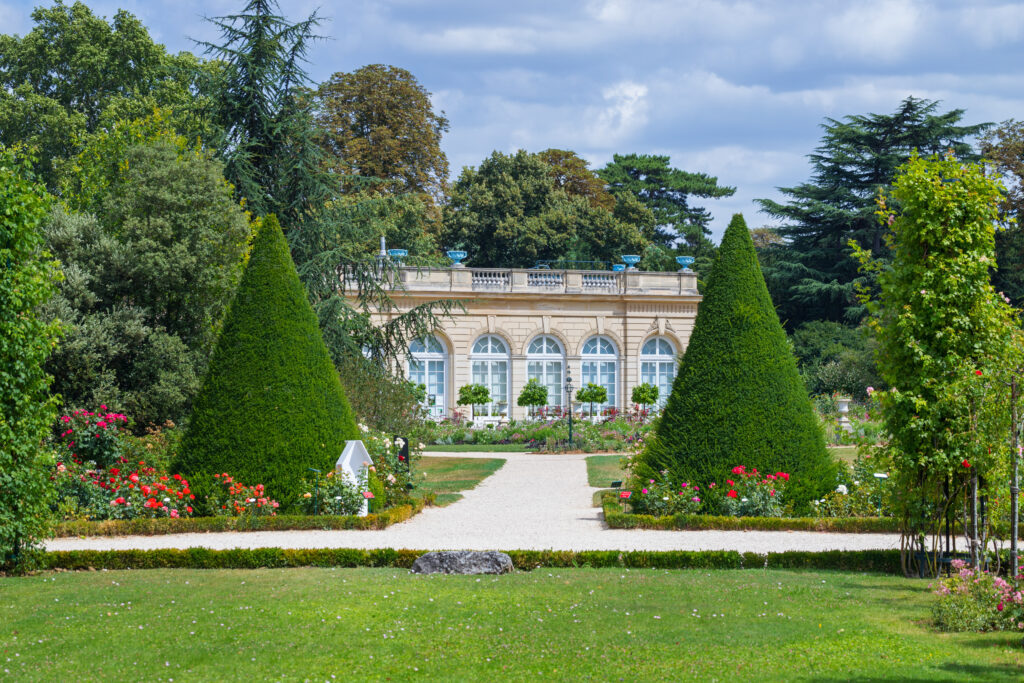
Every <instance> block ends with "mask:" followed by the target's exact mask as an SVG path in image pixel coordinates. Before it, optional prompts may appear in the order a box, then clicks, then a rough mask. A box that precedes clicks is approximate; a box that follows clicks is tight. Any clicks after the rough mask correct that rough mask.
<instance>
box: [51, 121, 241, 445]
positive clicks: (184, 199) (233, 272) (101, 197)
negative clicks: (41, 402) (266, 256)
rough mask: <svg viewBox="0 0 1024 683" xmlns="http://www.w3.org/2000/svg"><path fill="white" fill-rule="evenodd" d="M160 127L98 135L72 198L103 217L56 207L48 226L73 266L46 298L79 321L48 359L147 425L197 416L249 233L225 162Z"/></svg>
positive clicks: (64, 379)
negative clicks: (192, 411)
mask: <svg viewBox="0 0 1024 683" xmlns="http://www.w3.org/2000/svg"><path fill="white" fill-rule="evenodd" d="M151 123H153V122H149V123H147V122H128V123H125V124H123V126H117V127H115V128H114V129H113V130H111V131H108V132H104V133H103V134H98V135H97V136H95V137H94V138H93V139H92V143H91V144H90V145H89V146H87V147H86V149H85V150H84V151H83V152H82V154H81V155H79V157H78V162H77V166H78V168H80V169H81V171H82V177H83V178H88V179H90V181H89V182H88V183H83V184H82V185H80V186H79V189H80V193H77V194H69V201H71V202H72V203H73V204H74V203H77V201H79V200H81V203H82V205H83V208H86V209H90V210H96V211H97V212H98V213H97V215H98V216H100V217H101V218H94V217H93V216H92V215H86V214H81V215H75V214H69V213H67V212H66V211H65V210H63V209H56V210H55V211H54V212H53V214H52V216H51V218H50V221H49V222H48V224H47V226H46V238H47V246H48V247H49V249H51V250H52V251H53V253H54V254H56V255H57V256H58V257H59V258H60V259H61V261H62V263H63V264H64V270H65V273H66V279H65V281H64V283H63V285H62V286H61V290H60V294H59V295H58V296H57V297H55V298H54V299H53V300H52V301H51V302H50V303H49V304H47V306H46V311H47V313H48V315H49V316H50V317H51V318H54V319H60V320H62V321H64V322H66V323H67V325H68V334H67V338H66V340H65V342H64V344H63V345H62V346H61V347H60V348H59V349H58V350H57V351H56V353H54V354H53V355H52V356H51V357H50V359H49V361H48V365H47V368H48V369H49V370H50V372H51V373H52V374H53V375H54V378H55V383H54V388H55V390H56V391H58V392H59V393H61V394H62V395H63V397H64V400H65V403H67V404H68V405H69V406H71V407H88V408H90V409H92V408H94V407H95V406H97V405H99V404H101V403H105V404H107V405H109V406H111V407H116V408H118V409H120V410H121V411H123V412H125V413H127V414H129V415H131V416H132V418H133V420H134V421H135V426H136V428H137V429H143V428H145V427H146V426H147V425H148V424H150V423H152V424H163V423H164V422H165V421H167V420H171V421H173V422H181V421H183V420H184V419H185V417H186V416H187V415H188V410H189V407H190V405H191V401H192V398H193V397H194V395H195V392H196V391H197V390H198V388H199V382H200V378H201V377H202V373H203V372H204V370H205V367H206V363H207V361H208V359H209V356H210V353H211V351H212V349H213V343H214V340H215V337H216V333H217V329H218V325H219V324H220V321H221V319H222V317H223V315H224V311H225V309H226V307H227V304H228V302H229V301H230V298H231V296H232V294H233V293H234V290H235V287H236V285H237V283H238V280H239V277H240V275H241V266H242V261H243V258H244V255H245V252H246V249H247V245H248V238H249V234H250V233H249V224H248V220H247V217H246V215H245V212H244V211H242V209H241V207H240V206H239V205H238V204H237V203H236V202H235V201H234V200H233V199H232V196H231V188H230V187H229V186H228V185H227V183H226V182H225V181H224V177H223V174H222V166H221V164H220V163H219V162H218V161H216V160H214V159H213V158H212V156H211V155H210V153H208V152H203V151H195V150H192V149H190V148H189V147H188V146H187V145H186V144H185V142H184V141H183V140H182V139H181V138H180V137H177V136H175V135H173V134H172V133H169V132H167V131H166V130H165V129H164V130H163V132H156V131H155V130H154V129H152V128H151V127H150V124H151ZM158 124H159V118H157V119H156V123H153V125H156V126H157V128H159V125H158ZM150 137H152V138H154V140H153V141H151V142H143V143H140V144H133V143H134V141H135V140H144V139H147V138H150ZM93 181H95V182H93Z"/></svg>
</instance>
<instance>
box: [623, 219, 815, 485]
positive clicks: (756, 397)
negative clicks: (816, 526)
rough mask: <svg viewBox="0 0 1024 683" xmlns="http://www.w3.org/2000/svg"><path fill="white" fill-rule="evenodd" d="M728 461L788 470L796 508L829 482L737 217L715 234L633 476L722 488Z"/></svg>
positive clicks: (789, 356)
mask: <svg viewBox="0 0 1024 683" xmlns="http://www.w3.org/2000/svg"><path fill="white" fill-rule="evenodd" d="M737 465H746V466H747V468H748V469H749V468H751V467H756V468H757V469H758V470H759V471H761V472H765V473H773V472H776V471H779V470H781V471H784V472H788V473H789V474H791V475H792V477H791V479H790V482H789V484H788V488H787V491H788V493H787V496H788V497H789V499H790V500H793V501H794V502H796V503H797V504H798V505H801V504H806V503H807V502H809V501H810V500H811V499H812V498H813V497H816V496H818V495H820V494H822V493H824V492H825V491H827V490H829V489H830V488H832V486H833V485H834V481H835V467H834V465H833V464H832V461H831V459H830V457H829V455H828V451H827V450H826V448H825V439H824V436H823V435H822V433H821V429H820V427H819V426H818V422H817V419H816V418H815V415H814V411H813V409H812V407H811V403H810V400H809V399H808V397H807V390H806V389H805V387H804V385H803V382H801V380H800V376H799V374H798V372H797V367H796V359H795V358H794V357H793V353H792V351H791V350H790V348H789V345H788V343H787V341H786V333H785V332H784V331H783V329H782V325H781V324H780V323H779V318H778V316H777V315H776V313H775V308H774V306H773V305H772V301H771V298H770V297H769V295H768V288H767V287H766V286H765V282H764V277H763V276H762V274H761V268H760V266H759V264H758V261H757V255H756V254H755V252H754V244H753V242H752V241H751V238H750V232H749V231H748V230H747V224H746V221H744V220H743V216H742V215H740V214H736V215H735V216H734V217H733V219H732V222H730V223H729V227H728V228H727V229H726V231H725V235H724V236H723V237H722V245H721V247H720V248H719V251H718V258H717V260H716V261H715V266H714V269H713V270H712V271H711V275H710V277H709V278H708V282H707V287H706V291H705V293H704V300H703V302H702V303H701V305H700V309H699V311H698V313H697V321H696V324H695V327H694V330H693V334H692V336H691V338H690V343H689V346H688V347H687V349H686V354H685V355H684V356H683V359H682V361H681V362H680V365H679V371H678V373H677V375H676V379H675V382H674V384H673V386H672V394H671V395H670V396H669V398H668V402H667V403H666V405H665V410H664V413H663V414H662V417H661V421H660V423H659V424H658V428H657V431H656V436H655V438H654V439H653V440H652V442H651V443H650V444H649V445H648V447H647V449H646V450H645V451H644V453H643V454H642V456H641V460H640V468H639V473H640V474H641V475H643V476H654V475H655V474H656V473H658V472H660V471H662V470H668V471H669V472H670V473H671V475H672V477H673V479H678V480H681V481H690V482H694V483H709V482H712V481H714V482H717V483H718V485H719V486H721V485H723V483H724V480H725V479H727V478H730V477H731V470H732V468H733V467H735V466H737Z"/></svg>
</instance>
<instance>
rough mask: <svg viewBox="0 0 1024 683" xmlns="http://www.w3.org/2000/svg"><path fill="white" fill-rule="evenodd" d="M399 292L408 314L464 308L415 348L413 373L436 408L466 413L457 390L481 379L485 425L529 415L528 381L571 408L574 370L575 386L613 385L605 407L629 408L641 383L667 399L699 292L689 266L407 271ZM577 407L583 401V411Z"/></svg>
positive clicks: (438, 412)
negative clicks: (522, 402)
mask: <svg viewBox="0 0 1024 683" xmlns="http://www.w3.org/2000/svg"><path fill="white" fill-rule="evenodd" d="M399 279H400V281H401V286H400V287H396V288H395V290H394V292H393V296H394V299H395V301H396V303H397V304H398V306H399V307H400V308H401V309H402V310H406V309H408V308H411V307H413V306H417V305H419V304H422V303H425V302H428V301H433V300H437V299H453V300H456V301H459V302H461V303H462V304H463V306H464V307H465V313H461V312H457V313H455V314H454V315H453V317H452V318H450V319H448V320H446V321H445V322H444V324H443V326H442V328H441V329H439V330H437V331H436V332H435V334H434V335H433V336H431V337H429V338H427V339H424V340H420V341H417V342H415V343H414V344H413V345H412V348H410V353H409V358H408V361H407V364H406V372H407V377H408V378H409V379H410V380H412V381H413V382H416V383H417V384H420V383H422V384H424V385H425V386H426V389H427V394H428V399H427V402H428V405H429V406H430V408H429V410H430V413H431V414H432V415H433V416H435V417H437V418H440V417H444V416H448V415H451V414H453V413H454V412H455V411H456V410H458V411H460V412H461V413H462V414H463V415H465V416H468V414H469V411H470V408H469V407H468V406H465V407H460V406H458V405H457V403H456V401H457V399H458V391H459V388H460V387H462V386H464V385H466V384H470V383H480V384H484V385H486V386H487V387H488V388H489V389H490V394H491V397H492V399H493V402H492V403H491V404H489V405H485V406H480V407H478V408H477V414H476V416H475V417H474V419H475V420H476V421H478V422H479V421H495V422H499V421H504V420H507V419H509V418H515V419H520V418H524V417H526V415H527V409H526V408H522V407H520V406H518V405H516V399H517V398H518V396H519V393H520V391H521V390H522V388H523V386H524V385H525V384H526V382H527V381H528V380H529V379H530V378H534V377H536V378H537V379H539V380H540V382H541V383H542V384H544V385H546V386H547V387H548V403H549V406H550V407H556V406H557V407H562V408H565V407H566V406H567V396H566V392H565V380H566V374H567V371H568V373H569V374H571V376H572V381H573V385H574V386H575V387H576V388H579V387H582V386H584V385H586V384H587V383H588V382H592V383H594V384H600V385H602V386H604V387H605V388H606V389H607V392H608V401H607V403H605V404H604V405H603V406H602V408H609V407H614V408H617V409H622V408H624V407H626V408H628V407H631V405H632V404H631V402H630V397H631V394H632V390H633V387H634V386H636V385H638V384H641V383H643V382H647V383H650V384H653V385H655V386H657V387H659V390H660V398H659V401H660V402H662V403H663V402H664V400H665V399H666V398H667V397H668V394H669V392H670V391H671V386H672V380H673V378H674V374H675V368H676V360H677V358H678V355H679V354H680V353H681V352H682V351H683V350H684V349H685V348H686V344H687V342H688V340H689V338H690V332H691V331H692V329H693V323H694V319H695V318H696V315H697V305H698V304H699V302H700V299H701V297H700V295H699V294H698V293H697V277H696V274H695V273H693V272H692V271H689V270H681V271H679V272H675V273H655V272H644V271H639V270H634V269H630V270H625V271H618V272H612V271H588V270H546V269H529V270H525V269H514V268H513V269H490V268H488V269H480V268H466V267H462V266H461V265H457V266H454V267H451V268H414V267H402V268H400V269H399ZM574 407H575V408H576V409H577V410H579V408H580V406H579V405H578V404H574Z"/></svg>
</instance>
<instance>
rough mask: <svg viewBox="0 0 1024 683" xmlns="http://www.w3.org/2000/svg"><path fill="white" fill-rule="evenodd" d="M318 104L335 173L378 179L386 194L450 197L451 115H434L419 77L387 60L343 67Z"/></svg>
mask: <svg viewBox="0 0 1024 683" xmlns="http://www.w3.org/2000/svg"><path fill="white" fill-rule="evenodd" d="M314 103H315V112H316V116H315V121H316V124H317V126H318V127H319V131H318V134H319V138H318V139H319V140H320V144H321V146H322V147H323V149H324V153H325V163H326V165H327V167H328V168H329V169H330V170H331V172H332V173H334V174H335V176H338V177H341V178H344V176H349V175H357V176H363V177H367V178H376V179H380V180H381V181H383V182H382V183H381V184H379V185H376V186H375V189H378V190H379V191H383V192H389V193H392V194H402V193H412V194H419V195H425V196H427V197H428V198H429V199H430V202H431V203H436V204H440V203H442V202H443V200H444V198H445V196H446V194H447V190H448V158H447V157H446V156H445V154H444V152H443V151H441V136H442V135H443V134H444V133H446V132H447V131H448V119H446V118H445V117H444V112H440V113H435V112H434V109H433V106H432V105H431V103H430V93H429V92H427V90H426V89H425V88H424V87H423V86H422V85H420V83H419V81H417V80H416V77H415V76H413V75H412V74H411V73H409V72H408V71H406V70H405V69H400V68H398V67H395V66H388V65H385V64H370V65H368V66H364V67H362V68H359V69H356V70H355V71H353V72H351V73H343V72H338V73H336V74H334V75H333V76H331V77H330V78H329V79H328V80H327V81H325V82H324V83H322V84H320V87H319V88H318V89H317V91H316V96H315V98H314ZM342 182H344V180H342Z"/></svg>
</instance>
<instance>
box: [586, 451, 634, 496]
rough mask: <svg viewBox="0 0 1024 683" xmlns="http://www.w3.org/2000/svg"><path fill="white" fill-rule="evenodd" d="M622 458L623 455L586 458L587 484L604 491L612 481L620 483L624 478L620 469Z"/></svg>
mask: <svg viewBox="0 0 1024 683" xmlns="http://www.w3.org/2000/svg"><path fill="white" fill-rule="evenodd" d="M624 458H625V456H623V455H592V456H590V457H589V458H587V483H588V484H590V485H591V486H597V487H600V488H605V489H606V488H608V487H609V486H611V485H612V482H613V481H622V479H623V478H624V477H625V476H626V471H625V470H624V469H622V461H623V459H624Z"/></svg>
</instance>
